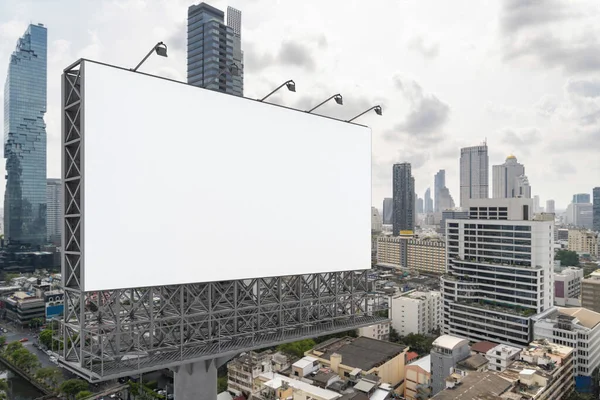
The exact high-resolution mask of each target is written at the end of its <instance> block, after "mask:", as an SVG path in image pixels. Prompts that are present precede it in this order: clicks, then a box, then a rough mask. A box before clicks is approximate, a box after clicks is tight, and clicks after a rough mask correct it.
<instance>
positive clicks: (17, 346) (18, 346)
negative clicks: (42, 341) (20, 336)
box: [5, 342, 23, 357]
mask: <svg viewBox="0 0 600 400" xmlns="http://www.w3.org/2000/svg"><path fill="white" fill-rule="evenodd" d="M22 348H23V343H21V342H10V343H9V344H8V346H6V350H5V351H6V354H7V355H8V356H9V357H10V355H11V354H12V353H14V352H15V351H16V350H18V349H22Z"/></svg>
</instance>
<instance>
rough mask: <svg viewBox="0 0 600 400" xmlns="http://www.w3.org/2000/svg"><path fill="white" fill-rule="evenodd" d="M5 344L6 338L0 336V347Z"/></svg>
mask: <svg viewBox="0 0 600 400" xmlns="http://www.w3.org/2000/svg"><path fill="white" fill-rule="evenodd" d="M5 344H6V336H0V347H2V346H4V345H5Z"/></svg>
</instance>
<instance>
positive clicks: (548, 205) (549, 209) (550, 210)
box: [546, 200, 556, 213]
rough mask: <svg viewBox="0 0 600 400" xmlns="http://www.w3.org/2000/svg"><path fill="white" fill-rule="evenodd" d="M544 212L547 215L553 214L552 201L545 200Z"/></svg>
mask: <svg viewBox="0 0 600 400" xmlns="http://www.w3.org/2000/svg"><path fill="white" fill-rule="evenodd" d="M546 212H547V213H554V212H556V211H555V208H554V200H546Z"/></svg>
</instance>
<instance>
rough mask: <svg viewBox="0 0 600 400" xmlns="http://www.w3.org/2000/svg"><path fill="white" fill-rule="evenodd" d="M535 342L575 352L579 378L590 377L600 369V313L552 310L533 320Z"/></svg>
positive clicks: (576, 372) (575, 363)
mask: <svg viewBox="0 0 600 400" xmlns="http://www.w3.org/2000/svg"><path fill="white" fill-rule="evenodd" d="M533 322H534V325H533V330H534V336H535V338H536V339H547V340H548V341H550V342H552V343H556V344H560V345H564V346H569V347H572V348H573V349H574V350H575V355H574V360H573V365H574V373H575V375H576V376H587V377H591V376H592V372H593V371H594V369H596V368H598V367H600V313H598V312H595V311H591V310H588V309H586V308H581V307H577V308H563V307H552V308H550V309H548V310H546V311H544V312H543V313H541V314H539V315H536V316H535V317H534V318H533Z"/></svg>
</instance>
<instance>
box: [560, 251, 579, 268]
mask: <svg viewBox="0 0 600 400" xmlns="http://www.w3.org/2000/svg"><path fill="white" fill-rule="evenodd" d="M554 259H555V260H560V264H561V265H562V266H565V267H569V266H577V265H579V256H578V255H577V253H576V252H574V251H570V250H558V251H557V252H556V254H555V255H554Z"/></svg>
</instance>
